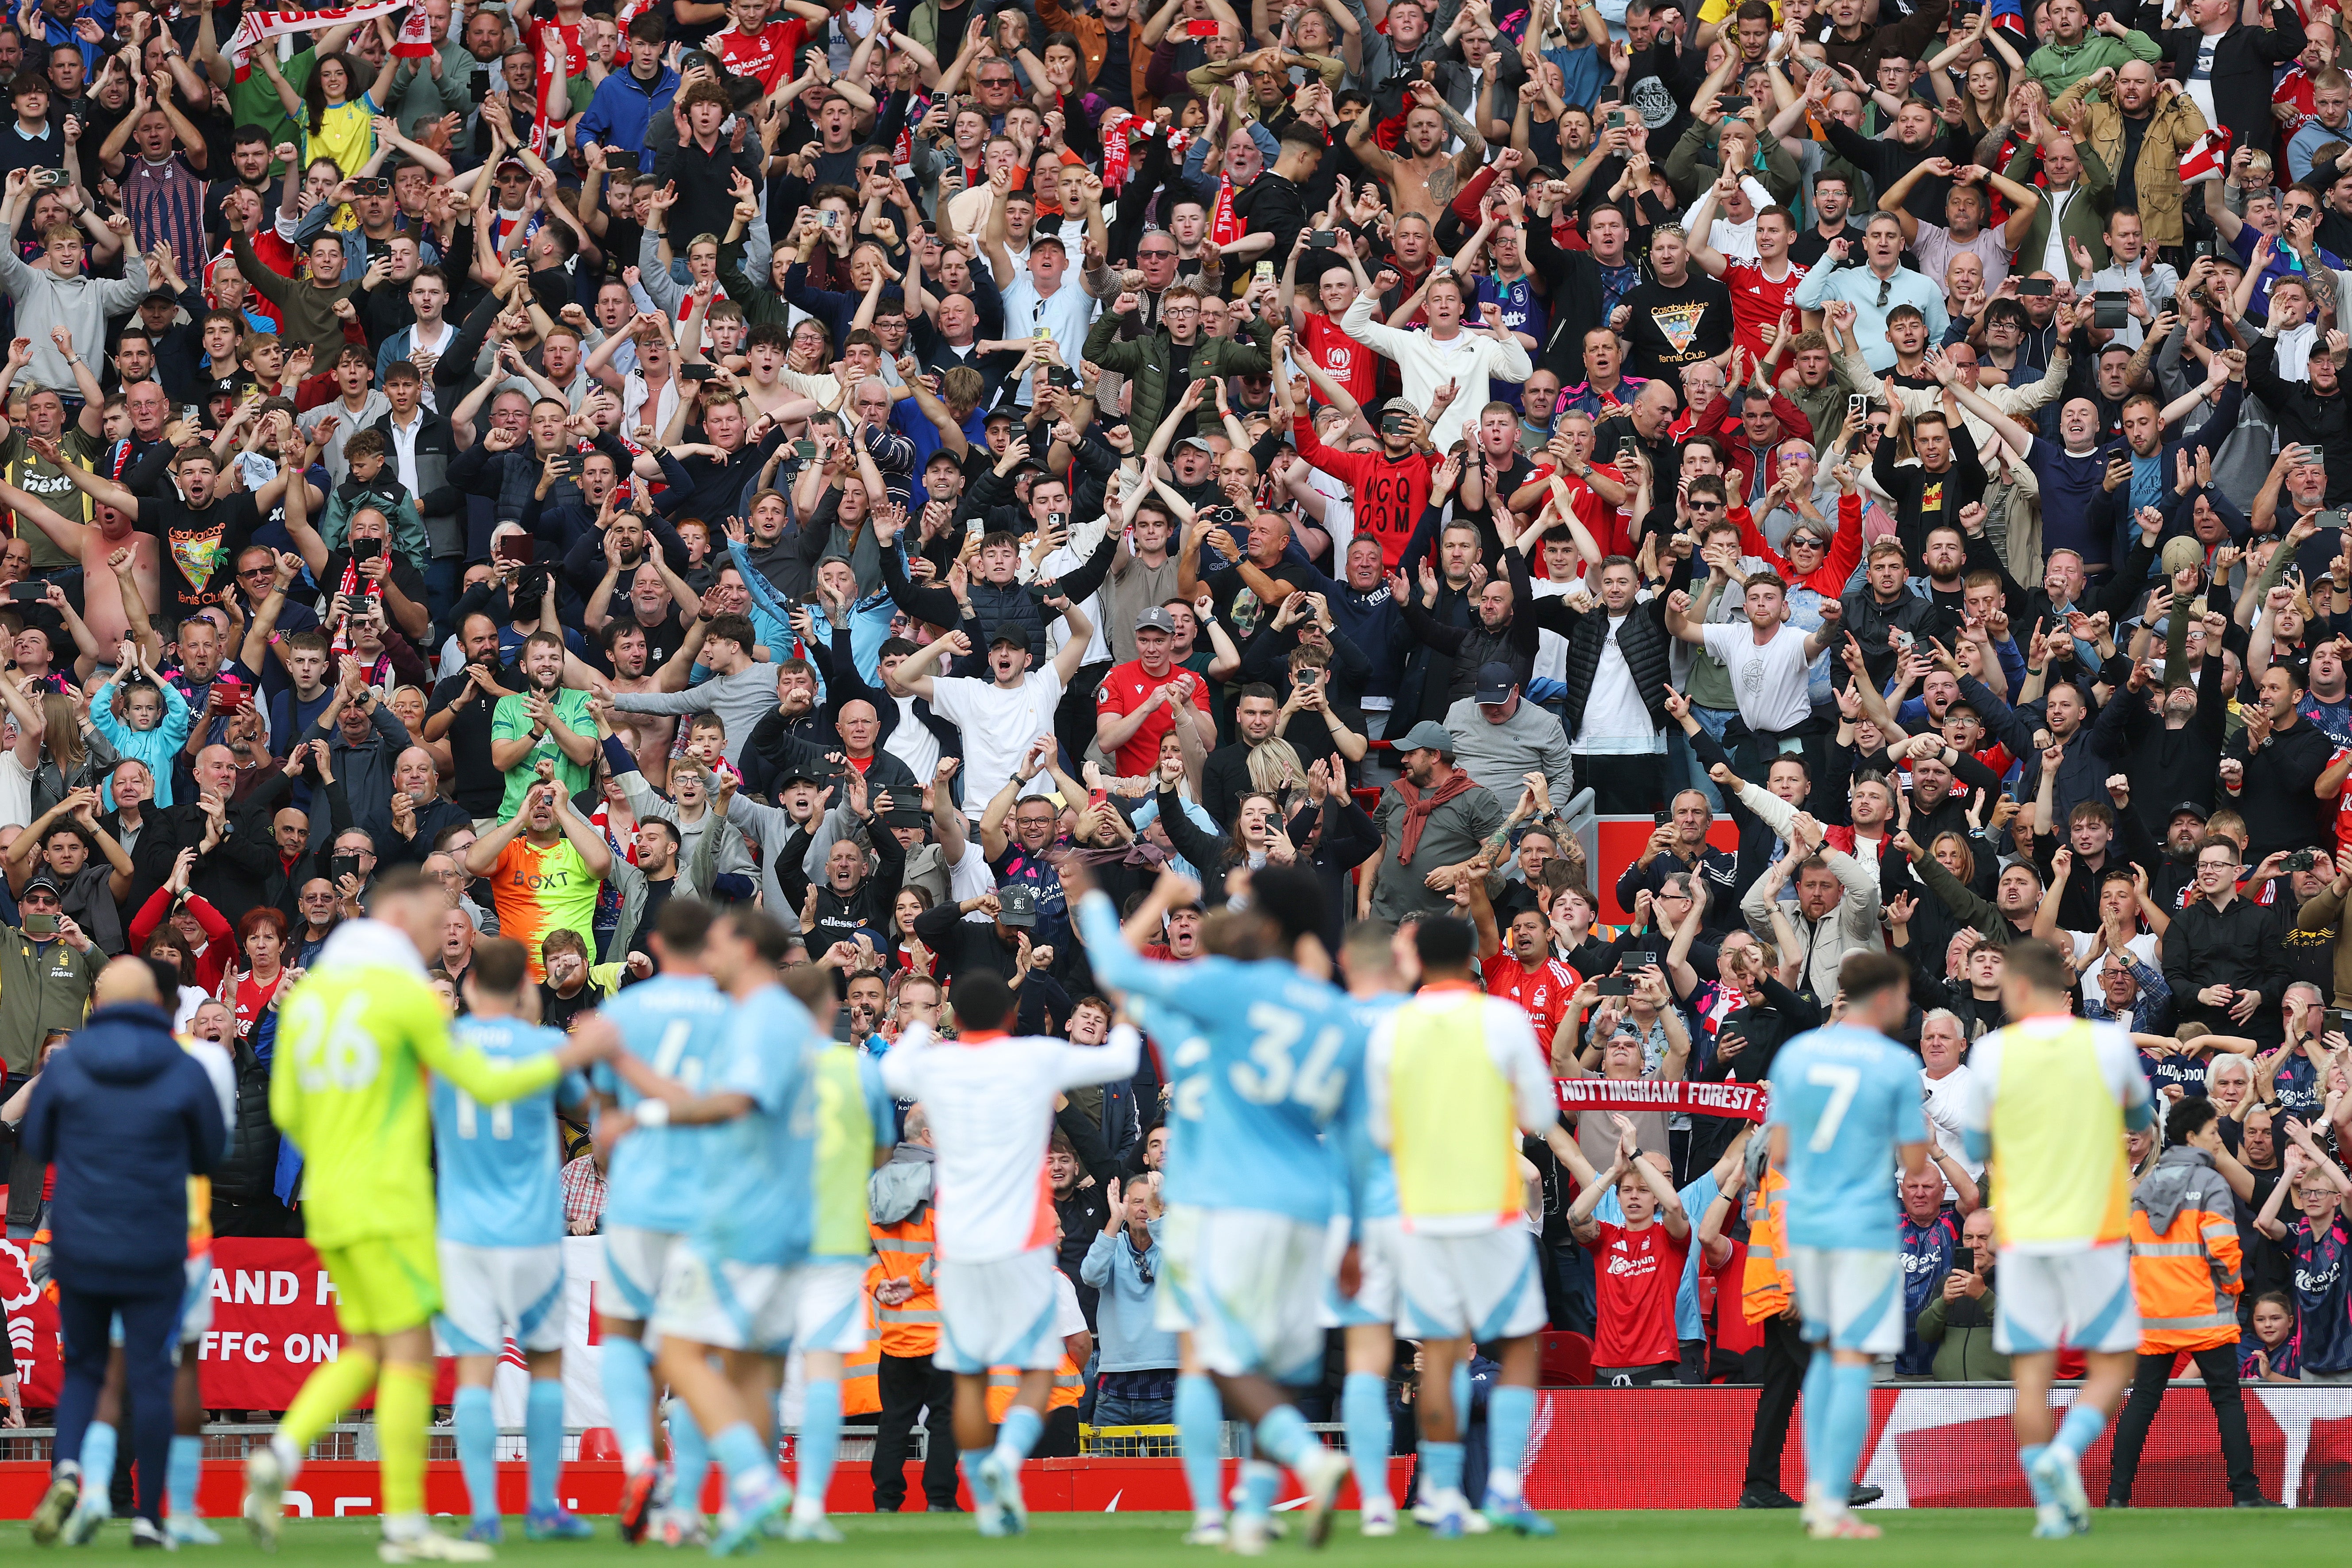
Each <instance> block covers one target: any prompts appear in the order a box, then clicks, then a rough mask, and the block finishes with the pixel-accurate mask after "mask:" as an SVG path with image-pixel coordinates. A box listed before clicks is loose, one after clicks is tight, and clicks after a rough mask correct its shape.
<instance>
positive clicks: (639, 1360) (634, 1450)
mask: <svg viewBox="0 0 2352 1568" xmlns="http://www.w3.org/2000/svg"><path fill="white" fill-rule="evenodd" d="M602 1362H603V1367H602V1371H601V1372H600V1373H599V1381H601V1382H602V1383H603V1384H604V1418H605V1420H607V1421H609V1422H610V1423H612V1426H613V1440H614V1442H616V1443H618V1444H620V1445H621V1462H622V1463H623V1464H624V1465H625V1466H627V1467H628V1468H631V1469H635V1468H636V1467H638V1466H640V1465H649V1464H651V1463H652V1462H653V1458H654V1359H653V1357H652V1356H650V1355H648V1354H646V1347H645V1346H643V1345H641V1344H639V1343H638V1342H636V1341H635V1340H633V1339H630V1338H628V1337H627V1336H626V1335H625V1334H614V1335H611V1336H609V1337H607V1338H606V1339H605V1341H604V1355H603V1357H602Z"/></svg>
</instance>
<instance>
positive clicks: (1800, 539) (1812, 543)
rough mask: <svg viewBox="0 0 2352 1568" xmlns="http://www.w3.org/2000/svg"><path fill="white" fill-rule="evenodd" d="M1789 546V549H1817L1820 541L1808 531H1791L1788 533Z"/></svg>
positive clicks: (1819, 546) (1820, 544)
mask: <svg viewBox="0 0 2352 1568" xmlns="http://www.w3.org/2000/svg"><path fill="white" fill-rule="evenodd" d="M1789 548H1790V549H1791V550H1819V549H1820V548H1822V542H1821V541H1820V540H1818V539H1815V538H1814V537H1813V536H1812V535H1811V534H1810V533H1792V534H1790V535H1789Z"/></svg>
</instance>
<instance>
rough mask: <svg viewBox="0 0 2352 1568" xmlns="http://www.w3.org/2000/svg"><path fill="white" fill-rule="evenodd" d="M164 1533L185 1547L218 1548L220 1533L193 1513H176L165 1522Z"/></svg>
mask: <svg viewBox="0 0 2352 1568" xmlns="http://www.w3.org/2000/svg"><path fill="white" fill-rule="evenodd" d="M163 1533H164V1534H166V1535H168V1536H170V1537H171V1538H172V1539H173V1540H174V1541H176V1542H179V1543H180V1544H181V1545H183V1546H218V1545H219V1544H220V1543H221V1538H220V1531H216V1530H215V1529H213V1528H212V1526H210V1525H208V1524H206V1523H205V1521H203V1520H201V1519H198V1518H197V1517H196V1516H195V1515H194V1514H193V1513H175V1514H172V1515H170V1516H169V1517H167V1518H166V1519H165V1520H164V1521H163Z"/></svg>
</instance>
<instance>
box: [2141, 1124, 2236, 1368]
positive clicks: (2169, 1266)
mask: <svg viewBox="0 0 2352 1568" xmlns="http://www.w3.org/2000/svg"><path fill="white" fill-rule="evenodd" d="M2236 1216H2237V1209H2236V1205H2235V1203H2234V1201H2233V1199H2232V1195H2231V1192H2230V1187H2229V1184H2227V1183H2226V1182H2224V1181H2223V1180H2222V1179H2221V1172H2219V1171H2217V1170H2215V1169H2214V1168H2213V1161H2212V1158H2211V1156H2210V1155H2208V1154H2207V1153H2206V1152H2204V1151H2203V1150H2201V1149H2191V1148H2185V1147H2175V1148H2171V1149H2167V1150H2166V1151H2165V1152H2164V1154H2163V1156H2162V1157H2161V1158H2160V1159H2158V1161H2157V1163H2156V1166H2155V1168H2154V1169H2153V1170H2151V1171H2149V1172H2148V1173H2147V1175H2145V1176H2143V1177H2141V1178H2140V1184H2139V1186H2138V1188H2137V1190H2136V1191H2135V1192H2134V1193H2133V1194H2132V1206H2131V1250H2132V1289H2133V1292H2134V1293H2135V1294H2136V1295H2137V1297H2138V1298H2139V1322H2140V1338H2139V1353H2140V1354H2142V1355H2168V1354H2170V1353H2172V1352H2176V1351H2196V1350H2208V1349H2210V1348H2212V1347H2213V1346H2215V1345H2228V1344H2235V1343H2237V1342H2238V1308H2237V1301H2238V1297H2239V1294H2240V1293H2241V1292H2242V1291H2243V1290H2244V1289H2245V1281H2244V1279H2242V1277H2241V1275H2240V1274H2239V1271H2238V1263H2239V1253H2238V1225H2237V1217H2236Z"/></svg>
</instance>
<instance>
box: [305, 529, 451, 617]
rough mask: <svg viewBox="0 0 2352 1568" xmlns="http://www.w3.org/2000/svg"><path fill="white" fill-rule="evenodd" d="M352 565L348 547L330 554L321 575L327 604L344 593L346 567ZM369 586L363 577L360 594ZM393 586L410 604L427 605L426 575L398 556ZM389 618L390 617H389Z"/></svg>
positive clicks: (395, 562) (320, 584)
mask: <svg viewBox="0 0 2352 1568" xmlns="http://www.w3.org/2000/svg"><path fill="white" fill-rule="evenodd" d="M351 563H352V552H351V548H350V546H348V545H346V546H345V547H344V548H342V549H341V550H336V551H331V552H328V555H327V570H326V571H325V572H324V573H322V574H320V578H319V588H320V592H321V593H323V594H324V595H326V596H327V602H328V604H329V605H332V604H333V603H334V597H335V595H337V594H339V593H341V591H342V584H343V571H344V569H345V568H346V567H348V566H350V565H351ZM367 585H368V580H367V579H366V578H364V577H362V578H360V579H359V592H360V593H361V594H364V593H366V592H367ZM392 585H393V586H394V587H395V588H397V589H399V590H400V592H401V595H402V596H403V597H404V598H406V599H407V600H408V602H409V603H410V604H412V605H421V604H423V603H425V574H424V573H422V572H419V571H418V570H417V569H416V568H415V567H414V566H411V565H410V564H409V563H407V562H405V561H403V560H401V559H400V558H399V557H398V556H394V557H393V562H392ZM354 597H355V598H356V597H357V595H354ZM387 618H389V617H388V616H387Z"/></svg>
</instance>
